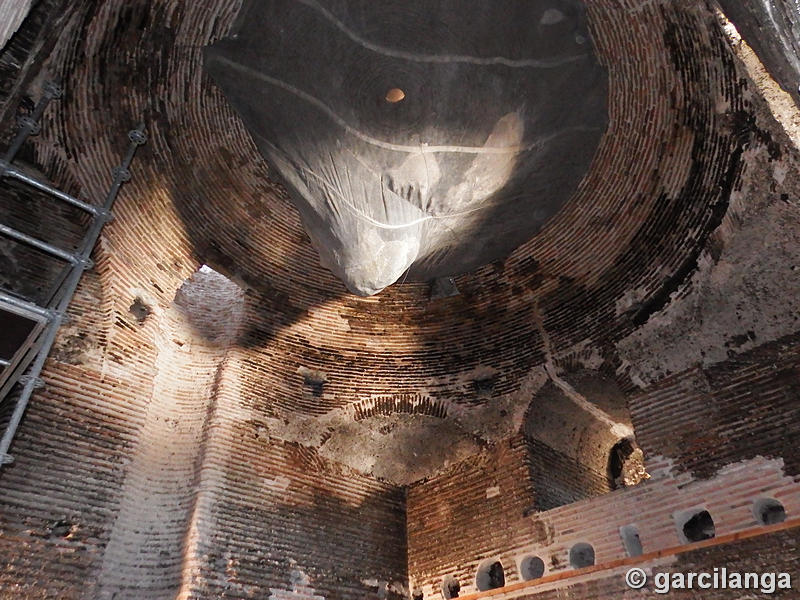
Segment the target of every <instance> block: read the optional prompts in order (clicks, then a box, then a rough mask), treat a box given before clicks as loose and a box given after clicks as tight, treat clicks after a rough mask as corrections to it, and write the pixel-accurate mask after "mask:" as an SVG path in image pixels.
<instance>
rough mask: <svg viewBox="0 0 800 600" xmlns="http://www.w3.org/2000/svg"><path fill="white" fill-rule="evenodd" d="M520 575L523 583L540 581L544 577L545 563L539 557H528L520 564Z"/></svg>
mask: <svg viewBox="0 0 800 600" xmlns="http://www.w3.org/2000/svg"><path fill="white" fill-rule="evenodd" d="M519 574H520V576H521V577H522V579H523V581H530V580H531V579H539V578H540V577H541V576H542V575H544V561H543V560H542V559H541V558H539V557H538V556H526V557H525V558H523V559H522V561H521V562H520V563H519Z"/></svg>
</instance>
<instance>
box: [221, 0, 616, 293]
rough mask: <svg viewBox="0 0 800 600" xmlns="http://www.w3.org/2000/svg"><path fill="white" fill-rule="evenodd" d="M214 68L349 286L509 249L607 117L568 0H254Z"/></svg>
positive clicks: (544, 215)
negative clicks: (466, 0)
mask: <svg viewBox="0 0 800 600" xmlns="http://www.w3.org/2000/svg"><path fill="white" fill-rule="evenodd" d="M206 68H207V70H208V71H209V72H210V73H211V75H212V76H213V78H214V80H215V81H216V82H217V83H218V85H220V87H221V88H222V89H223V90H224V93H225V95H226V97H227V98H228V100H229V101H230V103H231V104H232V106H233V107H234V108H235V109H236V111H237V113H238V114H239V115H240V116H241V118H242V119H243V121H244V123H245V125H246V126H247V129H248V131H249V132H250V134H251V135H252V136H253V139H254V140H255V142H256V144H257V146H258V148H259V150H260V152H261V154H262V155H263V156H264V157H265V158H266V159H267V160H268V162H269V163H270V165H271V166H272V167H273V168H274V169H275V170H276V171H277V173H278V174H279V175H280V178H281V179H282V181H283V182H284V184H285V185H286V187H287V188H288V189H289V190H290V194H291V200H292V202H293V203H294V205H295V206H296V207H297V209H298V210H299V212H300V215H301V217H302V219H303V223H304V225H305V228H306V231H307V232H308V233H309V235H310V237H311V240H312V241H313V242H314V245H315V247H316V249H317V250H318V252H319V254H320V257H321V259H322V262H323V264H324V265H325V266H327V267H328V268H329V269H330V270H331V271H333V272H334V273H335V274H337V275H338V276H339V277H340V278H341V279H342V280H343V281H344V283H345V284H346V286H347V287H348V288H349V289H350V290H351V291H352V292H355V293H357V294H359V295H372V294H375V293H377V292H379V291H381V290H382V289H383V288H385V287H387V286H388V285H390V284H392V283H394V282H395V281H397V280H398V279H400V278H402V279H403V280H404V281H405V280H411V281H413V280H430V279H433V278H436V277H442V276H452V275H457V274H460V273H463V272H467V271H471V270H473V269H475V268H476V267H479V266H481V265H484V264H487V263H490V262H492V261H495V260H498V259H502V258H505V257H506V256H507V255H508V254H509V253H510V252H511V251H512V250H513V249H514V248H515V247H517V246H518V245H519V244H521V243H522V242H524V241H527V240H528V239H530V238H531V237H532V236H533V235H534V234H535V233H536V232H537V231H538V230H539V229H540V227H541V226H542V225H543V224H544V223H545V222H546V221H547V220H548V219H549V218H550V217H551V216H552V215H553V214H554V213H556V212H557V211H558V210H559V208H561V206H562V205H563V204H564V203H565V201H566V200H567V199H568V198H569V197H570V196H571V195H572V193H573V192H574V191H575V190H576V188H577V186H578V183H579V181H580V180H581V178H582V177H583V175H584V174H585V172H586V171H587V170H588V167H589V164H590V162H591V159H592V157H593V155H594V153H595V151H596V149H597V146H598V143H599V141H600V138H601V136H602V133H603V132H604V130H605V128H606V124H607V108H606V96H607V75H606V73H605V71H604V69H602V68H601V67H600V65H599V63H598V60H597V57H596V56H595V54H594V51H593V48H592V44H591V41H590V37H589V32H588V29H587V25H586V14H585V7H584V5H583V4H582V3H581V2H578V1H576V0H541V1H535V2H534V1H531V0H481V1H476V2H471V3H470V6H469V13H468V14H465V13H464V10H463V5H462V4H461V3H459V2H455V1H445V2H441V1H431V0H416V1H399V0H394V1H390V2H370V1H366V0H361V1H357V2H352V1H347V2H344V1H341V0H339V1H335V0H334V1H327V2H315V1H314V0H303V1H300V2H295V1H290V0H275V1H270V2H264V1H261V0H258V1H256V0H250V1H248V2H245V4H244V6H243V8H242V9H241V11H240V13H239V16H238V18H237V22H236V24H235V25H234V27H233V29H232V31H231V33H230V34H229V36H228V37H227V38H225V39H224V40H222V41H219V42H217V43H216V44H214V45H213V46H211V47H210V48H209V49H208V51H207V53H206Z"/></svg>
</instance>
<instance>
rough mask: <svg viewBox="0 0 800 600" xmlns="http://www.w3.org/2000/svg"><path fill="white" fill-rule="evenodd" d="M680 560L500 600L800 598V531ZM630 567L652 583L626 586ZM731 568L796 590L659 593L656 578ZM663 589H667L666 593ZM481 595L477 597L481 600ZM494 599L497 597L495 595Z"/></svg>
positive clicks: (690, 552) (692, 552)
mask: <svg viewBox="0 0 800 600" xmlns="http://www.w3.org/2000/svg"><path fill="white" fill-rule="evenodd" d="M682 550H683V552H681V553H680V554H678V555H675V556H673V555H667V556H665V557H664V558H661V559H656V560H648V561H643V562H637V563H635V564H631V565H626V566H624V567H621V568H615V569H609V570H604V571H600V572H598V573H594V574H592V575H585V576H576V577H575V578H573V579H570V580H562V581H557V582H553V583H543V584H542V585H540V586H535V587H533V588H527V589H526V590H520V591H517V592H510V593H508V594H504V595H501V596H497V597H498V598H508V599H511V598H519V599H520V600H522V599H524V600H556V599H558V600H562V599H564V598H581V599H582V600H606V599H608V598H653V597H668V598H702V599H703V600H706V599H710V600H717V599H719V600H723V599H726V600H727V599H730V598H736V597H740V598H749V597H753V598H755V597H770V598H786V599H794V598H797V596H798V587H800V581H798V579H797V567H798V556H800V554H798V551H799V550H800V528H798V527H797V526H795V527H794V528H792V529H789V530H786V531H780V532H777V533H769V534H766V535H761V536H757V537H752V538H748V539H745V540H741V541H732V542H729V543H726V544H723V545H714V546H710V547H705V548H698V549H688V548H682ZM631 566H636V567H639V568H643V569H644V570H645V571H646V572H647V574H648V584H647V585H646V586H645V587H644V588H642V589H641V590H633V589H631V588H629V587H628V586H627V585H626V584H625V573H626V572H627V570H628V569H629V568H631ZM723 567H724V568H725V569H727V571H728V572H734V571H736V572H739V573H758V574H761V573H775V574H777V573H788V574H789V575H790V576H791V584H792V588H791V589H788V590H785V589H776V591H774V593H771V594H762V593H761V592H760V591H758V590H754V591H749V592H748V591H742V590H731V589H717V590H711V589H699V588H697V586H695V589H693V590H685V589H683V590H682V589H672V590H671V591H670V592H669V593H668V594H667V595H665V596H660V595H657V594H656V593H655V589H656V588H655V583H654V577H655V576H656V575H657V574H659V573H670V574H674V573H682V574H684V575H686V574H688V573H690V572H695V573H700V572H706V573H711V574H712V575H713V572H714V569H715V568H716V569H719V570H720V571H721V569H722V568H723ZM661 589H663V588H661ZM479 597H481V596H480V595H478V596H475V597H474V598H479ZM493 597H494V596H493Z"/></svg>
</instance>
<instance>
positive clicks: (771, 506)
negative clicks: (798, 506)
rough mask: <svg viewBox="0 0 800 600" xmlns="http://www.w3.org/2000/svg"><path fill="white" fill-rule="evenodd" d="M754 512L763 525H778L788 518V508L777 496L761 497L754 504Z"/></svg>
mask: <svg viewBox="0 0 800 600" xmlns="http://www.w3.org/2000/svg"><path fill="white" fill-rule="evenodd" d="M753 514H755V517H756V519H757V520H758V522H759V523H761V524H762V525H776V524H777V523H783V522H784V521H785V520H786V509H785V508H784V507H783V504H781V503H780V502H778V501H777V500H775V498H760V499H758V500H756V501H755V503H754V504H753Z"/></svg>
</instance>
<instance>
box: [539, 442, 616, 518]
mask: <svg viewBox="0 0 800 600" xmlns="http://www.w3.org/2000/svg"><path fill="white" fill-rule="evenodd" d="M526 443H527V447H528V453H527V456H526V458H527V461H528V468H529V469H530V478H531V481H532V483H533V488H534V489H535V501H534V506H535V508H536V510H537V511H544V510H550V509H551V508H555V507H557V506H563V505H565V504H571V503H572V502H577V501H578V500H583V499H585V498H592V497H594V496H600V495H602V494H605V493H607V492H609V491H611V487H610V484H609V480H608V474H607V473H606V472H605V470H603V471H597V470H596V469H594V468H593V467H594V465H586V464H581V463H580V462H578V461H577V460H576V459H574V458H571V457H568V456H565V455H564V454H563V453H561V452H559V451H558V450H554V449H553V448H551V447H550V446H548V445H547V444H543V443H541V442H539V441H538V440H526Z"/></svg>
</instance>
